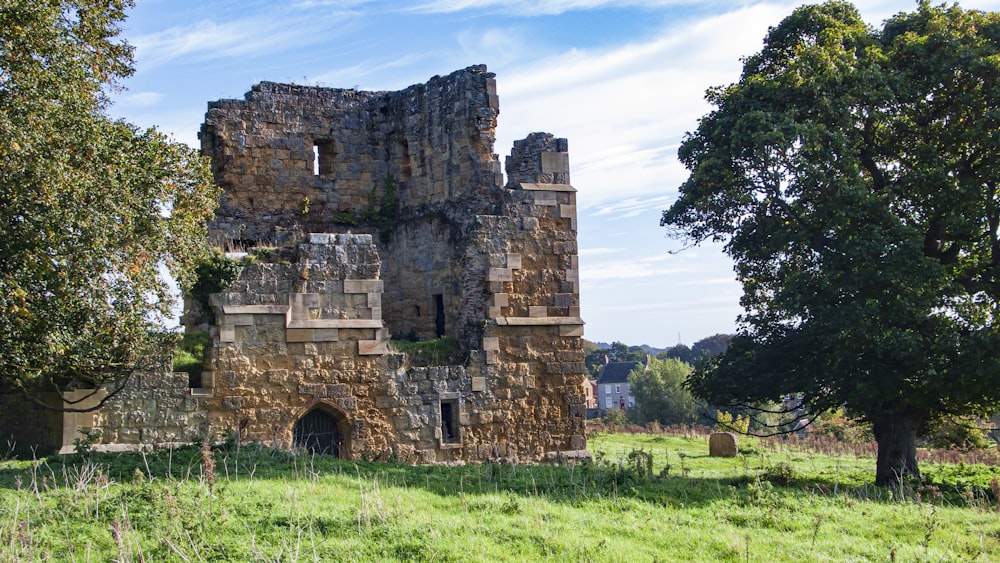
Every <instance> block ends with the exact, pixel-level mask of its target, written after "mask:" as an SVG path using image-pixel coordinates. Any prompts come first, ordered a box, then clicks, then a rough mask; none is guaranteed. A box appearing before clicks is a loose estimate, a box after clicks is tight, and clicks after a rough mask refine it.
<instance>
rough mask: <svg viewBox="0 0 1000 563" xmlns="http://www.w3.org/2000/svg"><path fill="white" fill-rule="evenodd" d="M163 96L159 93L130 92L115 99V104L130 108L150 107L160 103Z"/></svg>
mask: <svg viewBox="0 0 1000 563" xmlns="http://www.w3.org/2000/svg"><path fill="white" fill-rule="evenodd" d="M163 98H164V95H163V94H161V93H160V92H130V93H127V94H123V95H121V96H119V97H117V98H115V103H118V104H121V105H123V106H131V107H150V106H155V105H156V104H158V103H160V102H161V101H162V100H163Z"/></svg>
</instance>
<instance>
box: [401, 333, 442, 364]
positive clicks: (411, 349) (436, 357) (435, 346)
mask: <svg viewBox="0 0 1000 563" xmlns="http://www.w3.org/2000/svg"><path fill="white" fill-rule="evenodd" d="M389 345H390V346H392V347H393V348H395V349H396V350H397V351H399V352H402V353H404V354H406V355H407V356H409V358H410V364H411V365H414V366H440V365H444V364H447V363H450V362H449V360H450V359H451V356H452V355H454V354H455V352H457V351H458V342H457V341H456V340H455V339H454V338H452V337H450V336H442V337H441V338H435V339H433V340H420V341H417V342H412V341H410V340H404V339H396V338H394V339H392V340H390V342H389Z"/></svg>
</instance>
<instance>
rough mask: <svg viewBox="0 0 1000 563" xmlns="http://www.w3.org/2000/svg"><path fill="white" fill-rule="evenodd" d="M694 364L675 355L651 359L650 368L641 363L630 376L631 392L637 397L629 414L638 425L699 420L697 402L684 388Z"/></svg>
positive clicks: (689, 422) (684, 422)
mask: <svg viewBox="0 0 1000 563" xmlns="http://www.w3.org/2000/svg"><path fill="white" fill-rule="evenodd" d="M690 373H691V366H690V365H688V364H686V363H684V362H682V361H680V360H677V359H674V358H667V359H664V360H657V359H652V360H650V362H649V369H646V368H645V366H644V365H640V366H639V367H637V368H636V369H634V370H633V371H632V373H630V374H629V376H628V384H629V393H630V394H631V395H632V396H634V397H635V408H634V409H633V412H632V413H630V416H631V417H634V418H635V420H636V422H638V423H639V424H647V423H650V422H654V421H655V422H659V423H660V424H668V425H669V424H691V423H694V422H696V421H697V420H698V406H699V405H698V401H697V400H696V399H695V398H694V396H692V395H691V391H689V390H688V389H687V388H685V387H684V381H685V380H686V379H687V376H688V375H689V374H690Z"/></svg>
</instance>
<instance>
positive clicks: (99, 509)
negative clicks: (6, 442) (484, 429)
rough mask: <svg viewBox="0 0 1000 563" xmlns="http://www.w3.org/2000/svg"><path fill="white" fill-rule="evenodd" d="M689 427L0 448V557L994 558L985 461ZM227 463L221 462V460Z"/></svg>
mask: <svg viewBox="0 0 1000 563" xmlns="http://www.w3.org/2000/svg"><path fill="white" fill-rule="evenodd" d="M740 446H741V449H742V453H741V454H740V455H739V456H737V457H736V458H711V457H709V456H708V455H707V451H708V446H707V437H706V436H705V435H704V434H703V433H701V432H700V431H698V430H696V429H683V430H679V431H675V432H670V433H656V434H650V433H646V434H597V435H592V436H591V438H590V450H591V452H593V454H594V460H593V461H591V462H588V463H576V464H566V465H560V464H552V465H535V466H524V465H511V464H501V463H487V464H482V465H465V466H456V467H443V466H433V467H432V466H416V467H413V466H407V465H403V464H399V463H391V462H390V463H382V464H376V463H365V462H350V461H342V460H336V459H331V458H328V457H325V456H312V455H305V454H296V453H291V452H285V451H275V450H269V449H265V448H260V447H256V446H254V445H247V444H243V445H242V447H241V448H240V449H239V450H237V449H236V448H235V446H234V447H232V448H210V447H207V446H205V445H202V446H201V447H197V446H193V447H190V448H183V449H179V450H172V451H170V450H168V451H160V452H153V453H149V454H114V455H112V454H100V455H98V454H93V455H76V456H68V457H64V458H60V457H52V458H46V459H41V460H36V461H6V462H2V463H0V561H40V560H64V561H109V560H116V561H254V560H258V561H331V560H338V561H376V560H378V561H430V560H443V561H494V560H495V561H523V560H551V561H557V560H558V561H567V560H571V561H626V560H628V561H655V560H660V561H680V560H700V561H803V560H804V561H859V560H866V561H867V560H889V559H890V557H891V556H894V557H895V558H896V560H897V561H918V560H919V561H927V560H940V561H945V560H949V561H950V560H982V561H990V560H1000V519H998V516H997V512H996V511H997V506H998V505H997V500H996V499H997V493H998V491H1000V484H997V483H1000V470H998V469H997V468H996V467H991V466H987V465H981V464H969V463H963V464H937V463H927V464H925V465H924V466H923V468H924V470H925V472H926V479H925V481H923V482H915V481H901V482H900V483H898V484H897V486H894V487H892V488H878V487H874V486H872V485H871V484H870V480H871V477H872V475H873V472H874V460H873V459H872V458H871V457H870V455H869V454H868V453H866V452H863V451H862V452H858V453H854V452H848V451H844V452H835V453H830V454H821V453H817V452H815V451H811V450H809V449H808V448H807V444H804V443H800V442H786V443H777V442H775V443H770V442H768V441H756V440H750V441H747V440H741V444H740ZM237 466H238V467H239V468H240V470H239V473H238V475H239V476H238V477H237V471H236V468H237Z"/></svg>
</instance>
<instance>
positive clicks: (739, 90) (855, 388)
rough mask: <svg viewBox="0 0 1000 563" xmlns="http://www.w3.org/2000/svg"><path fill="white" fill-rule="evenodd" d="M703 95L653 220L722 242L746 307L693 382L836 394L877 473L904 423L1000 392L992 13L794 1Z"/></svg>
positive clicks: (756, 399)
mask: <svg viewBox="0 0 1000 563" xmlns="http://www.w3.org/2000/svg"><path fill="white" fill-rule="evenodd" d="M708 100H709V101H710V102H711V103H712V104H713V105H714V106H715V108H716V109H714V110H713V111H711V112H710V113H709V114H707V115H706V116H704V117H703V118H702V119H701V121H700V122H699V125H698V128H697V130H696V131H694V132H693V133H689V134H688V135H687V136H686V138H685V140H684V142H683V144H682V146H681V149H680V152H679V154H680V159H681V160H682V161H683V163H684V165H685V166H686V167H687V168H688V170H689V171H690V176H689V178H688V180H687V181H686V182H685V183H684V184H683V185H682V187H681V189H680V197H679V198H678V200H677V201H676V202H675V203H674V204H673V205H672V206H671V207H670V209H668V210H666V211H664V213H663V217H662V220H661V224H662V225H664V226H667V227H668V229H669V231H670V232H671V233H672V234H673V235H675V236H679V237H682V238H685V239H686V240H688V241H689V242H693V243H698V242H701V241H705V240H715V241H722V242H724V243H725V249H726V252H727V253H728V254H729V255H730V256H731V257H732V258H733V259H734V262H735V269H736V273H737V277H738V279H739V281H740V282H741V283H742V285H743V290H744V294H743V297H742V305H743V307H744V309H745V313H744V314H743V315H742V316H741V317H740V329H739V331H738V332H739V334H738V336H737V337H736V338H734V339H733V341H732V342H731V343H730V346H729V349H728V351H727V352H726V353H725V354H724V355H723V356H721V358H720V359H719V360H718V361H717V362H715V363H714V364H712V365H710V366H708V367H706V368H704V369H701V370H699V371H698V372H697V373H696V374H694V375H693V376H692V378H691V379H690V385H691V387H692V389H693V390H694V391H695V392H696V394H698V395H699V396H701V397H703V398H705V399H706V400H708V401H709V402H711V403H714V404H720V405H725V404H730V405H747V404H763V403H765V402H768V401H773V400H775V399H777V398H778V397H779V396H780V395H782V394H784V393H792V392H802V393H804V394H805V400H806V404H807V405H808V407H809V408H810V409H811V410H812V411H813V412H820V411H823V410H825V409H828V408H833V407H839V406H841V405H844V406H846V408H848V409H850V410H851V411H853V412H854V413H856V414H858V415H860V416H863V417H864V418H865V419H867V420H869V421H870V422H871V423H872V424H873V427H874V432H875V438H876V440H877V442H878V460H877V469H876V482H878V483H881V484H886V483H890V482H892V481H894V480H895V479H898V478H899V477H900V476H902V475H905V474H916V475H919V472H918V468H917V460H916V437H917V435H918V433H919V431H920V429H921V427H923V426H925V425H927V424H928V423H931V422H933V421H935V420H938V419H941V418H942V417H955V416H959V415H964V414H988V413H989V412H991V411H994V410H995V409H997V407H998V404H1000V331H998V326H997V322H998V314H1000V310H998V300H1000V285H998V275H1000V233H998V231H1000V194H998V191H997V190H998V182H1000V15H998V14H996V13H983V12H978V11H966V10H963V9H961V8H959V7H957V6H952V7H945V6H940V7H935V6H931V5H930V4H929V3H927V2H921V3H920V4H919V5H918V7H917V9H916V11H915V12H912V13H901V14H898V15H896V16H895V17H893V18H891V19H889V20H887V21H886V22H885V23H884V24H883V26H882V28H881V29H877V30H876V29H872V28H871V27H869V26H867V25H866V24H865V23H863V21H862V20H861V18H860V16H859V14H858V12H857V11H856V9H855V8H854V7H853V6H852V5H850V4H848V3H845V2H827V3H825V4H822V5H815V6H804V7H802V8H799V9H797V10H795V11H794V12H793V13H792V15H790V16H789V17H787V18H786V19H785V20H783V21H782V22H781V23H780V25H778V26H777V27H774V28H772V29H770V31H769V33H768V35H767V37H766V39H765V43H764V47H763V49H762V50H761V51H760V52H759V53H757V54H755V55H753V56H751V57H749V58H747V59H746V60H745V61H744V67H743V73H742V76H741V77H740V80H739V82H737V83H736V84H732V85H730V86H727V87H721V88H717V89H713V90H711V91H710V92H709V93H708Z"/></svg>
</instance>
